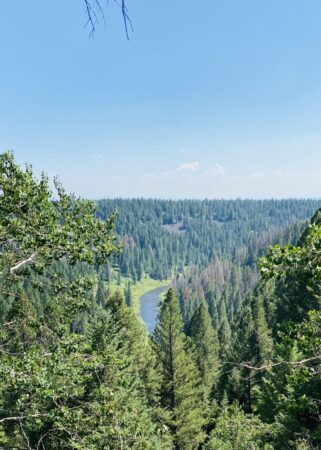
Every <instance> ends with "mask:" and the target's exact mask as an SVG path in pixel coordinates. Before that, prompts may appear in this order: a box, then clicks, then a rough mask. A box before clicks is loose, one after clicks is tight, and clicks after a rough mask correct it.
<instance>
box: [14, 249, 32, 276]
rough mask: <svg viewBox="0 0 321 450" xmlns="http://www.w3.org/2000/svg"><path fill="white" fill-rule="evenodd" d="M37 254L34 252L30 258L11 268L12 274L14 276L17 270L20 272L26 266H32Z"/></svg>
mask: <svg viewBox="0 0 321 450" xmlns="http://www.w3.org/2000/svg"><path fill="white" fill-rule="evenodd" d="M36 256H37V252H33V253H32V255H30V256H29V258H26V259H23V260H22V261H19V262H18V263H17V264H16V265H15V266H13V267H11V268H10V273H11V275H13V274H14V273H15V271H16V270H19V269H20V268H21V267H23V266H25V265H26V264H32V263H33V262H34V260H35V259H36Z"/></svg>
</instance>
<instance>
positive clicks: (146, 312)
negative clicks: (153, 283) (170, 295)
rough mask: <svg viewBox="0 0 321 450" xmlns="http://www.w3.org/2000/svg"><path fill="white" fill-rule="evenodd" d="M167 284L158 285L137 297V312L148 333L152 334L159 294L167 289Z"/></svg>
mask: <svg viewBox="0 0 321 450" xmlns="http://www.w3.org/2000/svg"><path fill="white" fill-rule="evenodd" d="M168 288H169V286H165V287H159V288H156V289H153V290H152V291H149V292H146V294H144V295H142V296H141V297H140V299H139V302H140V310H139V314H140V316H141V318H142V319H143V321H144V322H145V324H146V326H147V328H148V332H149V334H152V333H153V331H154V328H155V325H156V317H157V312H158V304H159V301H160V295H161V294H162V293H163V292H165V291H167V289H168Z"/></svg>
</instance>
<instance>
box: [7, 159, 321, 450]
mask: <svg viewBox="0 0 321 450" xmlns="http://www.w3.org/2000/svg"><path fill="white" fill-rule="evenodd" d="M320 206H321V201H319V200H312V199H302V200H295V199H288V200H287V199H285V200H272V199H271V200H240V199H236V200H203V201H199V200H180V201H171V200H156V199H102V200H99V201H96V202H93V201H88V200H83V199H80V198H77V197H76V196H74V195H70V194H68V193H67V192H66V191H65V189H64V187H63V186H62V184H61V183H60V182H59V180H58V179H54V181H53V183H51V180H49V179H48V178H47V177H46V176H45V175H41V176H40V177H38V178H37V177H36V176H35V175H34V172H33V168H32V166H30V165H27V166H26V167H21V166H20V165H19V164H18V163H17V162H16V161H15V159H14V156H13V154H12V153H2V154H1V155H0V249H1V258H0V273H1V276H0V289H1V292H0V448H1V449H20V450H27V449H29V450H30V449H32V450H103V449H106V450H109V449H110V450H123V449H136V450H140V449H142V450H143V449H151V450H158V449H159V450H161V449H164V450H171V449H172V450H198V449H204V450H261V449H262V450H273V449H275V450H286V449H289V450H308V449H321V210H320V209H319V208H320ZM148 286H150V287H151V288H154V287H157V286H166V293H165V295H164V296H163V298H162V300H161V301H160V304H159V308H158V312H157V320H156V326H155V328H154V331H153V333H152V334H151V335H149V334H148V332H147V328H146V326H145V324H144V322H143V320H142V318H141V317H140V316H139V298H140V296H141V294H142V293H143V292H145V291H147V290H148Z"/></svg>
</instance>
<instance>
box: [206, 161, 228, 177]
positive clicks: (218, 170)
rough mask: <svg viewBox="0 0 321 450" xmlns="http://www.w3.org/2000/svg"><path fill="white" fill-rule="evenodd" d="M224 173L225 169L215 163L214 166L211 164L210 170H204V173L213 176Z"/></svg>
mask: <svg viewBox="0 0 321 450" xmlns="http://www.w3.org/2000/svg"><path fill="white" fill-rule="evenodd" d="M225 174H226V170H225V169H224V167H223V166H221V164H215V166H213V167H212V168H211V169H210V170H207V171H206V172H205V175H213V176H215V177H216V176H218V175H225Z"/></svg>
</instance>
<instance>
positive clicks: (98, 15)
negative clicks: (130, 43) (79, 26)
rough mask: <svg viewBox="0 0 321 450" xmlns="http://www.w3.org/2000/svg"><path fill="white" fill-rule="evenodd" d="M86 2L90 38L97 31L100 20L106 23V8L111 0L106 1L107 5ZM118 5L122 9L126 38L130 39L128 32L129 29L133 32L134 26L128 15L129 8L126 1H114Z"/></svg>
mask: <svg viewBox="0 0 321 450" xmlns="http://www.w3.org/2000/svg"><path fill="white" fill-rule="evenodd" d="M83 1H84V2H85V7H86V14H87V23H86V25H88V26H90V28H91V30H90V36H91V37H92V36H93V35H94V33H95V30H96V25H97V24H98V23H99V19H101V20H102V21H103V22H104V24H105V23H106V21H105V11H104V9H105V7H107V6H108V3H109V0H105V5H103V4H102V2H101V1H100V0H83ZM113 1H114V2H115V3H116V5H118V6H119V8H120V9H121V14H122V16H123V20H124V26H125V32H126V37H127V39H129V34H128V31H129V29H130V30H131V31H133V25H132V22H131V20H130V17H129V15H128V10H127V6H126V3H125V0H120V1H118V0H113Z"/></svg>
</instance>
